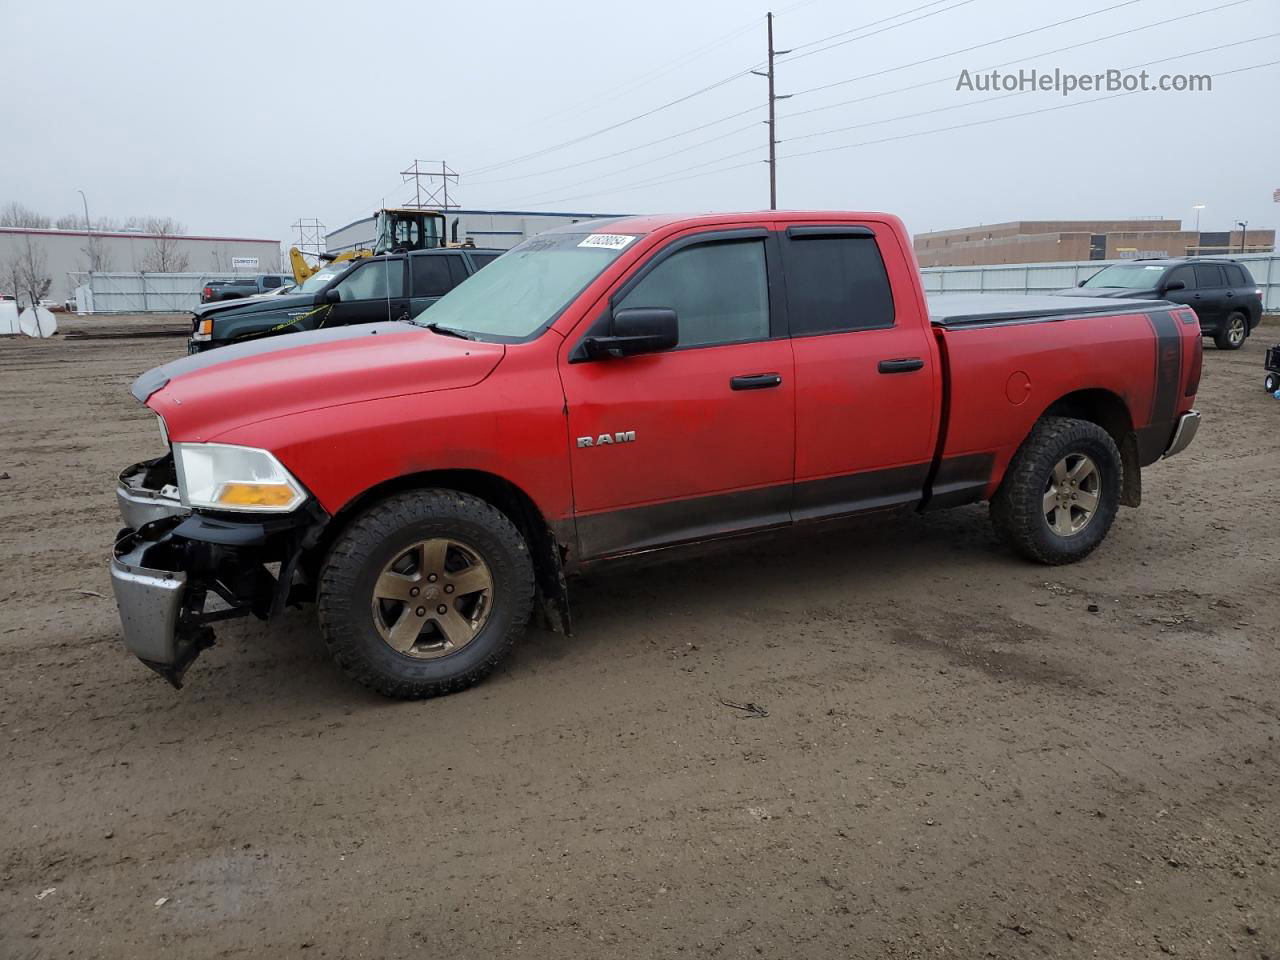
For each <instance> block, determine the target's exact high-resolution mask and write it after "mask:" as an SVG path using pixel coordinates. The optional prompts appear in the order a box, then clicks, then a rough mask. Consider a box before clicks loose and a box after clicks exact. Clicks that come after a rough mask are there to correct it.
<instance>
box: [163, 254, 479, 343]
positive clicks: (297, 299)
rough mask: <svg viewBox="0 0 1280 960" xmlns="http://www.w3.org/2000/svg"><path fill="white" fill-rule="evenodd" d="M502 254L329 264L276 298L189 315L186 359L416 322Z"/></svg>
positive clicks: (213, 306) (207, 306)
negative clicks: (358, 327)
mask: <svg viewBox="0 0 1280 960" xmlns="http://www.w3.org/2000/svg"><path fill="white" fill-rule="evenodd" d="M503 252H504V251H502V250H489V249H483V248H477V247H441V248H436V249H433V250H414V251H410V252H408V253H394V254H388V255H386V256H381V257H369V258H366V259H363V260H348V261H344V262H342V263H333V264H330V265H329V266H327V267H324V268H323V269H321V270H319V271H317V272H316V273H314V274H312V275H311V276H310V277H308V278H307V279H306V280H304V281H303V282H302V283H300V284H299V285H298V286H297V287H295V288H294V289H293V290H292V291H290V292H289V293H285V294H280V295H278V296H261V297H248V298H246V299H243V300H230V301H224V302H221V303H202V304H200V306H198V307H196V308H195V309H194V310H192V311H191V315H192V321H191V339H190V340H189V341H188V342H187V352H188V353H201V352H203V351H205V350H212V349H213V348H214V347H224V346H226V345H227V344H230V343H239V342H241V341H244V340H256V339H258V338H260V337H274V336H277V335H279V334H284V333H295V332H297V331H299V330H318V329H320V328H321V327H342V326H347V325H348V324H353V323H373V322H375V321H378V320H399V319H401V318H408V317H413V316H416V315H417V314H419V313H421V312H422V311H423V310H425V309H426V308H427V307H429V306H431V304H433V303H435V302H436V301H437V300H439V299H440V298H441V297H443V296H444V295H445V294H446V293H448V292H449V291H450V290H452V289H453V288H454V287H456V286H457V285H458V284H460V283H461V282H462V281H463V280H465V279H467V277H469V276H471V275H472V274H473V273H475V272H476V271H477V270H479V269H481V268H482V267H485V266H487V265H488V264H490V263H492V262H493V261H494V260H496V259H497V258H498V257H499V256H500V255H501V254H502V253H503Z"/></svg>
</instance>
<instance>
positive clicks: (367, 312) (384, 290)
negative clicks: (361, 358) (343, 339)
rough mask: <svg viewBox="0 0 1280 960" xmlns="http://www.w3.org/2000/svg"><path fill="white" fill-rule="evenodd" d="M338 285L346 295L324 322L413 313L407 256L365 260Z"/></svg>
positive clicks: (361, 320)
mask: <svg viewBox="0 0 1280 960" xmlns="http://www.w3.org/2000/svg"><path fill="white" fill-rule="evenodd" d="M334 289H336V290H337V291H338V293H339V295H340V296H341V297H342V299H341V300H340V301H339V302H338V303H335V304H334V305H333V308H332V310H330V311H329V312H328V314H327V315H325V316H324V317H323V323H322V324H321V326H325V327H336V326H343V325H345V324H350V323H374V322H377V321H379V320H399V319H400V318H401V317H407V316H408V315H409V298H408V297H406V296H405V284H404V258H403V257H401V258H397V259H391V260H385V259H378V260H369V261H368V262H367V263H362V264H360V265H359V266H357V267H356V268H355V269H353V270H352V271H351V272H350V273H348V274H347V275H346V276H344V277H343V278H342V279H341V280H340V281H338V283H337V286H336V287H335V288H334Z"/></svg>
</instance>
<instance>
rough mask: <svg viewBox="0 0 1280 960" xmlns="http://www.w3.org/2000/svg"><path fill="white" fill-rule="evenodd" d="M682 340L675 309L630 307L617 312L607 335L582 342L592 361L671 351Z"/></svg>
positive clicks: (611, 318)
mask: <svg viewBox="0 0 1280 960" xmlns="http://www.w3.org/2000/svg"><path fill="white" fill-rule="evenodd" d="M679 342H680V323H679V321H678V320H677V319H676V312H675V311H674V310H671V309H668V308H667V307H627V308H626V309H623V310H615V311H614V312H613V315H612V316H611V317H610V321H609V333H608V335H607V336H603V337H587V339H586V340H584V341H583V342H582V345H583V347H585V348H586V351H587V356H588V357H590V358H591V359H592V360H604V359H606V358H608V357H631V356H635V355H636V354H638V353H657V352H659V351H661V350H670V349H671V348H672V347H674V346H675V345H676V344H678V343H679Z"/></svg>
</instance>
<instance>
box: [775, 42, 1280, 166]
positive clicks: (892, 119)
mask: <svg viewBox="0 0 1280 960" xmlns="http://www.w3.org/2000/svg"><path fill="white" fill-rule="evenodd" d="M1273 37H1280V31H1277V32H1276V33H1268V34H1264V35H1262V36H1260V37H1249V38H1247V39H1245V40H1233V41H1232V42H1230V43H1221V44H1218V45H1217V46H1216V47H1204V48H1203V49H1201V50H1188V51H1187V52H1185V53H1177V54H1174V55H1172V56H1168V57H1161V58H1160V59H1158V60H1148V61H1147V62H1146V63H1135V64H1132V65H1131V66H1127V67H1121V68H1120V69H1121V70H1124V71H1128V70H1137V69H1139V68H1140V67H1150V66H1154V65H1155V64H1157V63H1168V62H1169V61H1170V60H1181V59H1183V58H1185V57H1194V56H1197V55H1198V54H1201V53H1213V52H1215V51H1218V50H1225V49H1227V48H1228V47H1238V46H1242V45H1243V44H1246V43H1257V42H1258V41H1259V40H1270V39H1272V38H1273ZM978 72H985V71H978ZM1034 92H1036V91H1033V90H1015V91H1013V92H1012V93H1005V94H1001V95H1000V96H998V97H984V98H983V99H981V100H970V101H966V102H962V103H952V104H948V105H947V106H945V107H934V108H933V109H931V110H921V111H919V112H918V113H903V114H899V115H898V116H896V117H884V118H883V119H880V120H868V121H866V122H864V123H854V124H851V125H849V126H847V127H833V128H831V129H829V130H818V131H815V132H813V133H804V134H801V135H800V136H796V137H787V138H786V139H785V140H782V141H779V142H781V143H793V142H794V141H796V140H810V139H812V138H814V137H826V136H830V135H831V134H833V133H844V132H846V131H848V130H858V129H861V128H863V127H875V126H879V125H880V124H882V123H893V122H895V121H897V120H911V119H914V118H915V117H924V116H928V115H929V114H933V113H944V112H946V111H947V110H959V109H962V108H964V107H976V106H979V105H981V104H985V103H993V102H995V101H996V100H1007V99H1009V98H1010V97H1021V96H1024V95H1025V94H1028V93H1034Z"/></svg>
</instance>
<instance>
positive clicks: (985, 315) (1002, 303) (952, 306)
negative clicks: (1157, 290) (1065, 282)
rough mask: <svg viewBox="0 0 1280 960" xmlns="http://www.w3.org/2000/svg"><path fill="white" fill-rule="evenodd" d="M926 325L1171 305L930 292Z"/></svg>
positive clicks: (1012, 320)
mask: <svg viewBox="0 0 1280 960" xmlns="http://www.w3.org/2000/svg"><path fill="white" fill-rule="evenodd" d="M926 299H927V300H928V304H929V322H930V323H932V324H933V325H934V326H938V327H962V326H972V325H978V324H982V325H986V324H994V323H1018V322H1027V321H1035V320H1052V319H1059V318H1066V317H1080V316H1088V315H1089V314H1095V313H1106V314H1121V313H1147V312H1150V311H1152V310H1167V309H1169V308H1170V307H1173V306H1175V304H1171V303H1169V302H1167V301H1165V300H1116V299H1113V298H1109V297H1107V298H1104V297H1055V296H1050V295H1047V294H1036V295H1031V294H1021V293H930V294H927V295H926Z"/></svg>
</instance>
